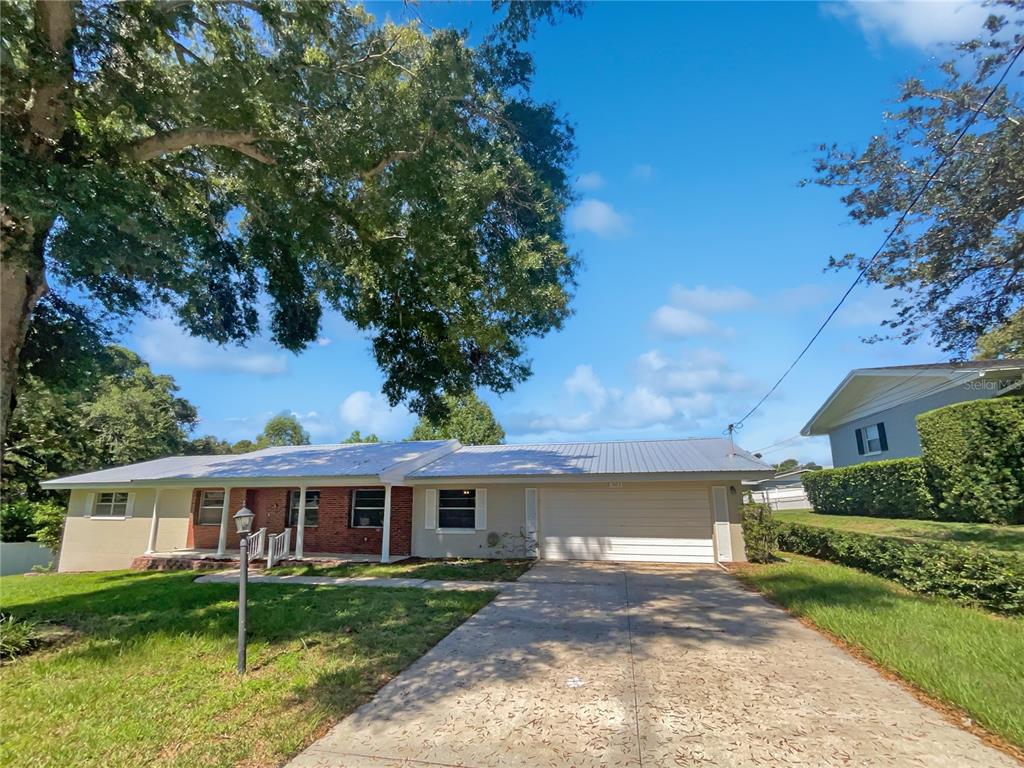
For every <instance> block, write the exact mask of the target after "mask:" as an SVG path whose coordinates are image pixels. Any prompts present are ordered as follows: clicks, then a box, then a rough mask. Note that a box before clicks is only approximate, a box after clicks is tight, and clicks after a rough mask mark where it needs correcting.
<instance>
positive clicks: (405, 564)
mask: <svg viewBox="0 0 1024 768" xmlns="http://www.w3.org/2000/svg"><path fill="white" fill-rule="evenodd" d="M533 562H534V561H533V560H474V559H462V560H421V559H419V558H410V559H409V560H400V561H399V562H397V563H388V564H387V565H384V564H381V563H345V564H344V565H330V566H328V565H316V564H315V563H309V564H308V565H294V566H284V567H281V568H273V569H271V570H269V571H267V573H273V574H275V575H284V574H300V575H302V576H373V577H376V578H408V579H437V580H440V581H515V580H516V579H517V578H519V577H520V576H521V575H523V574H524V573H525V572H526V571H528V570H529V569H530V566H531V565H533Z"/></svg>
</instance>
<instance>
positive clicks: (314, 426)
mask: <svg viewBox="0 0 1024 768" xmlns="http://www.w3.org/2000/svg"><path fill="white" fill-rule="evenodd" d="M291 413H292V416H294V417H295V418H296V419H298V420H299V424H301V425H302V426H303V428H304V429H305V430H306V431H307V432H309V435H310V437H311V438H313V442H318V438H319V439H324V438H327V437H328V436H333V435H335V434H337V432H338V428H337V426H336V425H335V424H332V423H331V420H330V419H329V418H327V417H326V416H324V415H322V414H320V413H319V412H317V411H307V412H306V413H300V412H298V411H292V412H291Z"/></svg>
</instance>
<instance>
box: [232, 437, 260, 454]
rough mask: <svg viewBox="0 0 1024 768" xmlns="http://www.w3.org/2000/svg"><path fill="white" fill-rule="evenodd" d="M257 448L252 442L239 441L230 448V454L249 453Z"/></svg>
mask: <svg viewBox="0 0 1024 768" xmlns="http://www.w3.org/2000/svg"><path fill="white" fill-rule="evenodd" d="M256 448H257V445H256V443H254V442H253V441H252V440H239V441H238V442H237V443H235V444H234V445H232V446H231V452H232V453H250V452H252V451H255V450H256Z"/></svg>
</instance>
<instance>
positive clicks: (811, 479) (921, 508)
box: [803, 458, 935, 519]
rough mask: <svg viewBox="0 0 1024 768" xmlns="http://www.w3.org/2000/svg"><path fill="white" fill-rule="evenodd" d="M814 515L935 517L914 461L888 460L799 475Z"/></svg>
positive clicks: (918, 463)
mask: <svg viewBox="0 0 1024 768" xmlns="http://www.w3.org/2000/svg"><path fill="white" fill-rule="evenodd" d="M803 484H804V488H805V489H806V490H807V498H808V499H809V500H810V502H811V506H813V507H814V511H815V512H820V513H822V514H825V515H868V516H870V517H914V518H921V519H928V518H934V517H935V509H934V505H933V503H932V498H931V495H930V494H929V493H928V487H927V485H926V484H925V476H924V467H923V466H922V464H921V460H920V459H918V458H909V459H890V460H888V461H872V462H868V463H866V464H856V465H854V466H852V467H838V468H836V469H819V470H816V471H814V472H805V473H804V475H803Z"/></svg>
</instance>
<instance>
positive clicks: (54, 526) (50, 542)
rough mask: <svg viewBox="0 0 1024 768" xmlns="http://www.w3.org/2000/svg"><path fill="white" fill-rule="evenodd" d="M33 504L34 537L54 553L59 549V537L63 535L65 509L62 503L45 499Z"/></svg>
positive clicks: (65, 516)
mask: <svg viewBox="0 0 1024 768" xmlns="http://www.w3.org/2000/svg"><path fill="white" fill-rule="evenodd" d="M34 506H35V510H34V517H35V525H36V532H35V536H34V538H35V540H36V541H38V542H39V543H40V544H42V545H43V546H45V547H47V548H48V549H49V550H50V551H51V552H53V553H54V555H56V554H57V553H58V552H59V551H60V544H61V538H62V536H63V535H64V520H65V519H66V518H67V509H66V508H65V507H64V505H62V504H55V503H53V502H47V501H40V502H36V503H35V505H34Z"/></svg>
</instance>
